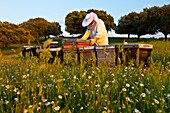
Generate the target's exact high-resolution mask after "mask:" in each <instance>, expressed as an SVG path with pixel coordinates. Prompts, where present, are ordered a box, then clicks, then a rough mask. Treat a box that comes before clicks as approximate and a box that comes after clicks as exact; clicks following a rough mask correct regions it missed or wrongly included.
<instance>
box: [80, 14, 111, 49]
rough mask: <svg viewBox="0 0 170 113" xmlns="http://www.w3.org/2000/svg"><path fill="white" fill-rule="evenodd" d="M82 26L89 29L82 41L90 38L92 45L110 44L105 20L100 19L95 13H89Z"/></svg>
mask: <svg viewBox="0 0 170 113" xmlns="http://www.w3.org/2000/svg"><path fill="white" fill-rule="evenodd" d="M82 26H83V27H87V30H86V32H85V34H84V35H83V37H82V38H81V39H82V40H87V38H88V37H89V36H90V43H91V45H97V46H100V45H108V44H109V42H108V34H107V30H106V26H105V24H104V22H103V20H101V19H99V18H98V16H97V15H96V14H95V13H93V12H91V13H88V14H87V15H86V16H85V18H84V20H83V22H82Z"/></svg>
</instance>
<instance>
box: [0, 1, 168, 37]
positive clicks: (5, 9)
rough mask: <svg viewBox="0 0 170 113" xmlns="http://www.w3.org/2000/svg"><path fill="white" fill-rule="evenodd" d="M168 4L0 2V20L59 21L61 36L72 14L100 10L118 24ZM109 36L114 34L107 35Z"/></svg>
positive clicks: (162, 2) (131, 2) (12, 21)
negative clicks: (132, 13) (38, 19)
mask: <svg viewBox="0 0 170 113" xmlns="http://www.w3.org/2000/svg"><path fill="white" fill-rule="evenodd" d="M167 4H170V0H0V5H1V6H0V21H1V22H4V21H8V22H10V23H14V24H19V23H22V22H25V21H28V20H29V19H31V18H37V17H41V18H44V19H46V20H47V21H49V22H59V24H60V25H61V30H62V31H63V32H64V33H63V35H64V36H67V35H69V34H68V33H67V32H65V31H64V29H65V23H64V19H65V17H66V15H67V14H69V13H70V12H72V11H87V10H88V9H96V10H104V11H106V12H107V14H110V15H111V16H112V17H113V18H114V22H115V23H116V24H118V20H119V19H120V17H121V16H124V15H127V14H128V13H130V12H132V11H134V12H137V13H138V12H142V11H143V9H144V8H150V7H153V6H159V7H161V6H163V5H167ZM110 35H116V34H115V33H114V32H111V33H110Z"/></svg>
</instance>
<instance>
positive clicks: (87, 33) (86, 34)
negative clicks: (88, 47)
mask: <svg viewBox="0 0 170 113" xmlns="http://www.w3.org/2000/svg"><path fill="white" fill-rule="evenodd" d="M89 36H90V31H89V30H87V31H86V32H85V34H84V35H83V37H82V38H81V39H82V40H87V38H88V37H89Z"/></svg>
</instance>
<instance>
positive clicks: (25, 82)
mask: <svg viewBox="0 0 170 113" xmlns="http://www.w3.org/2000/svg"><path fill="white" fill-rule="evenodd" d="M149 43H151V44H153V45H154V48H153V52H152V55H151V57H150V58H149V60H148V62H149V64H150V65H149V67H145V66H144V65H142V64H141V65H140V66H139V67H135V66H134V63H133V62H130V64H129V65H128V66H127V65H117V66H112V67H109V66H107V65H100V66H97V67H96V66H95V65H85V64H84V63H83V62H82V63H79V62H76V60H74V59H73V60H72V59H69V58H68V59H67V62H65V63H62V62H60V60H59V59H58V58H56V60H55V62H54V63H52V64H51V63H47V62H48V59H49V55H48V51H44V53H45V52H46V53H47V54H42V55H41V57H40V59H37V58H36V57H31V58H30V57H28V56H27V57H25V58H24V57H22V56H20V55H19V54H16V55H15V56H9V55H8V56H0V59H1V60H0V112H1V113H13V112H15V113H23V112H34V113H39V112H41V113H51V112H52V113H53V112H60V113H66V112H68V113H96V112H97V113H119V112H122V113H133V112H134V113H137V112H141V113H156V112H163V113H168V112H169V109H170V104H169V103H170V82H169V81H170V61H169V59H170V58H169V56H168V55H169V54H170V51H169V50H170V42H161V41H156V42H155V41H153V42H149Z"/></svg>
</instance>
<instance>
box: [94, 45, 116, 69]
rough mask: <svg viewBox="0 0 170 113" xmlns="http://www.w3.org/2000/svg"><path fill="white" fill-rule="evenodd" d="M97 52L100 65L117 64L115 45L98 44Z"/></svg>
mask: <svg viewBox="0 0 170 113" xmlns="http://www.w3.org/2000/svg"><path fill="white" fill-rule="evenodd" d="M95 52H96V58H97V63H98V64H99V65H103V64H106V65H109V66H114V65H115V55H116V54H115V46H96V48H95Z"/></svg>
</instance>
